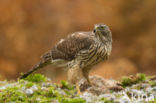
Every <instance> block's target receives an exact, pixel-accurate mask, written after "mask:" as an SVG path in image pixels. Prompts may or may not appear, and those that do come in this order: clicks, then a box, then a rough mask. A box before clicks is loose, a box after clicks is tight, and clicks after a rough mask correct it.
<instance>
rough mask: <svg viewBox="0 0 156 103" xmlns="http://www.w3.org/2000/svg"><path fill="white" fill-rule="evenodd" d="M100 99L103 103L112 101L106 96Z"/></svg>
mask: <svg viewBox="0 0 156 103" xmlns="http://www.w3.org/2000/svg"><path fill="white" fill-rule="evenodd" d="M101 100H102V101H103V102H104V103H114V102H113V101H111V100H108V99H107V98H102V99H101Z"/></svg>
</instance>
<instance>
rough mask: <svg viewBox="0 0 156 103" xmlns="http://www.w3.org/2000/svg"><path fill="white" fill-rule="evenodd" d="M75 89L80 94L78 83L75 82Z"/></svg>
mask: <svg viewBox="0 0 156 103" xmlns="http://www.w3.org/2000/svg"><path fill="white" fill-rule="evenodd" d="M76 90H77V94H78V95H80V94H81V91H80V87H79V85H78V84H76Z"/></svg>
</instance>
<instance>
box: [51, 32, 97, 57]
mask: <svg viewBox="0 0 156 103" xmlns="http://www.w3.org/2000/svg"><path fill="white" fill-rule="evenodd" d="M94 42H95V41H94V39H93V34H92V32H76V33H73V34H71V35H69V36H68V37H67V38H65V39H63V40H61V41H60V42H59V43H58V44H57V45H56V46H55V47H54V48H53V49H52V51H51V52H52V58H53V59H64V60H73V59H74V58H75V55H76V54H77V53H78V52H79V51H81V50H85V49H88V48H89V47H90V45H91V44H93V43H94Z"/></svg>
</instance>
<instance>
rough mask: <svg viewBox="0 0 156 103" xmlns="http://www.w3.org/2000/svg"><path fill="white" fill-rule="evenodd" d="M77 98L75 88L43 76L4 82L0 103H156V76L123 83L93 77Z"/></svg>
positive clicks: (141, 76) (138, 76)
mask: <svg viewBox="0 0 156 103" xmlns="http://www.w3.org/2000/svg"><path fill="white" fill-rule="evenodd" d="M90 79H91V82H92V86H90V85H88V84H87V83H86V81H85V80H81V81H80V83H79V85H80V88H81V94H77V91H76V88H75V86H74V85H70V84H69V83H68V82H66V81H64V80H62V81H61V83H60V84H56V83H53V82H52V81H51V80H50V79H49V78H46V77H45V76H43V75H41V74H33V75H30V76H28V77H27V78H26V79H22V80H17V81H7V80H5V81H0V103H131V102H132V103H144V102H145V103H146V102H147V101H148V102H149V103H156V76H146V75H145V74H136V75H135V76H129V77H123V78H122V79H121V80H120V81H116V80H112V79H109V80H108V79H104V78H102V77H100V76H91V77H90Z"/></svg>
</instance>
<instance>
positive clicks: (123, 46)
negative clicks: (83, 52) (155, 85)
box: [0, 0, 156, 82]
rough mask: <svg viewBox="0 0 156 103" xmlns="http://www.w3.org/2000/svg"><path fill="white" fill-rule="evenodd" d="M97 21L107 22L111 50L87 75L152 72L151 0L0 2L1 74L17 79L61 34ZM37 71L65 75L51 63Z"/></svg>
mask: <svg viewBox="0 0 156 103" xmlns="http://www.w3.org/2000/svg"><path fill="white" fill-rule="evenodd" d="M96 23H104V24H107V25H108V26H110V28H111V30H112V34H113V50H112V54H111V56H110V59H109V60H108V61H107V62H105V63H100V64H99V65H97V66H95V67H93V68H94V69H93V70H92V72H91V75H94V74H98V75H101V76H103V77H105V78H119V77H121V76H123V75H130V74H135V73H138V72H139V73H146V74H148V75H155V74H156V1H155V0H0V75H1V76H0V78H1V79H16V78H17V77H18V76H19V75H20V73H21V72H26V71H28V69H30V68H31V67H32V66H33V65H34V64H36V63H37V62H38V61H39V60H40V56H41V55H42V54H43V53H45V52H46V51H48V50H50V49H51V48H52V47H53V46H54V45H55V44H56V43H57V42H58V41H59V40H60V39H61V38H64V37H66V36H67V35H68V34H70V33H73V32H76V31H91V30H93V26H94V24H96ZM38 72H39V73H43V74H45V75H46V76H48V77H50V78H52V79H53V80H54V81H56V82H57V81H59V80H61V79H66V75H65V74H66V73H65V71H64V70H63V69H60V68H55V67H53V66H48V67H46V68H44V69H42V70H39V71H38Z"/></svg>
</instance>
